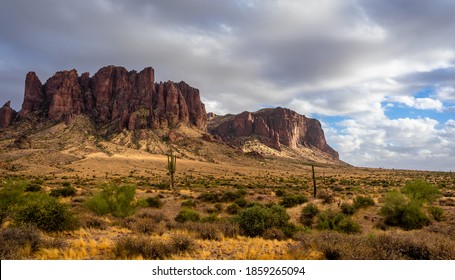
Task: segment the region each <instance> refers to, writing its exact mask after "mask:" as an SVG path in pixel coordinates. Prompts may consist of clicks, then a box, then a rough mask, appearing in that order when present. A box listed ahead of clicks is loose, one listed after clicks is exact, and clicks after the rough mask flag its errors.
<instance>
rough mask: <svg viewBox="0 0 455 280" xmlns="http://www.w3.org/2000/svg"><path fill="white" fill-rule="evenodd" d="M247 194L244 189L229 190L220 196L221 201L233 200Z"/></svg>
mask: <svg viewBox="0 0 455 280" xmlns="http://www.w3.org/2000/svg"><path fill="white" fill-rule="evenodd" d="M244 195H245V191H244V190H238V191H236V192H232V191H227V192H224V193H223V194H222V195H221V197H220V202H233V201H235V200H237V199H239V198H242V197H243V196H244Z"/></svg>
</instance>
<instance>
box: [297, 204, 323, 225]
mask: <svg viewBox="0 0 455 280" xmlns="http://www.w3.org/2000/svg"><path fill="white" fill-rule="evenodd" d="M318 213H319V209H318V207H317V206H316V205H315V204H313V203H309V204H308V205H306V206H305V207H303V208H302V212H301V215H300V221H301V222H302V224H304V225H305V226H308V227H309V226H311V225H312V224H313V220H314V217H316V215H317V214H318Z"/></svg>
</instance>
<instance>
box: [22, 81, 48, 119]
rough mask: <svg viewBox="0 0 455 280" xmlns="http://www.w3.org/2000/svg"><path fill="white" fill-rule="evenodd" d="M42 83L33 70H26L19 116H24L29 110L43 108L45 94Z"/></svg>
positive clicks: (33, 110) (35, 110)
mask: <svg viewBox="0 0 455 280" xmlns="http://www.w3.org/2000/svg"><path fill="white" fill-rule="evenodd" d="M42 88H43V85H42V84H41V81H40V80H39V78H38V76H37V75H36V73H35V72H28V73H27V76H26V78H25V90H24V102H23V103H22V109H21V111H20V112H19V116H20V117H25V116H27V115H28V114H29V113H31V112H40V111H41V110H42V109H43V105H44V101H45V96H44V93H43V89H42Z"/></svg>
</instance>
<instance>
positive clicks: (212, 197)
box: [199, 192, 220, 203]
mask: <svg viewBox="0 0 455 280" xmlns="http://www.w3.org/2000/svg"><path fill="white" fill-rule="evenodd" d="M199 199H200V200H202V201H205V202H212V203H215V202H219V201H220V196H219V194H217V193H214V192H203V193H201V194H200V195H199Z"/></svg>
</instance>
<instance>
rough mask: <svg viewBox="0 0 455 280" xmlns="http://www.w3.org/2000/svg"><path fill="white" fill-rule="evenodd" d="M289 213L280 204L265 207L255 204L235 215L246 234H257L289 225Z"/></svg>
mask: <svg viewBox="0 0 455 280" xmlns="http://www.w3.org/2000/svg"><path fill="white" fill-rule="evenodd" d="M289 219H290V217H289V215H288V214H287V213H286V209H285V208H283V207H282V206H277V205H273V206H272V207H270V208H267V207H265V206H262V205H255V206H253V207H249V208H246V209H244V210H243V211H241V212H240V213H239V215H238V217H237V222H238V223H239V226H240V229H241V230H242V231H243V233H244V234H245V235H247V236H259V235H262V234H264V232H265V231H266V230H267V229H270V228H274V227H275V228H278V229H282V228H285V227H286V226H289V225H290V223H289Z"/></svg>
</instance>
